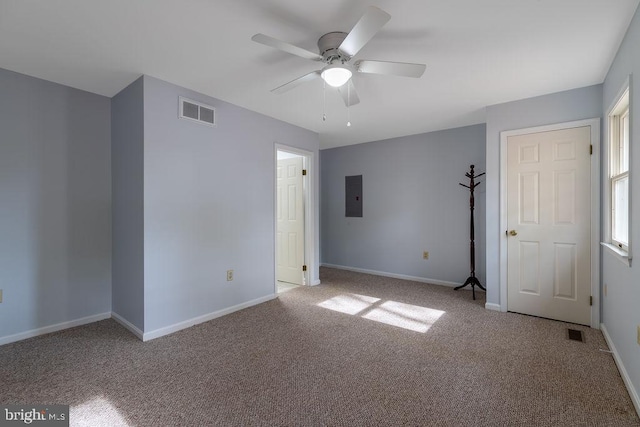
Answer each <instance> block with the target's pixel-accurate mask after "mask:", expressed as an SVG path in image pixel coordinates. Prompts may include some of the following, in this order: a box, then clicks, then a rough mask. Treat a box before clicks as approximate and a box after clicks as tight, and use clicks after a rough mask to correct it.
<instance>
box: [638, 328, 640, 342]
mask: <svg viewBox="0 0 640 427" xmlns="http://www.w3.org/2000/svg"><path fill="white" fill-rule="evenodd" d="M638 345H640V325H638Z"/></svg>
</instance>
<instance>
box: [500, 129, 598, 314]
mask: <svg viewBox="0 0 640 427" xmlns="http://www.w3.org/2000/svg"><path fill="white" fill-rule="evenodd" d="M590 146H591V133H590V127H589V126H585V127H578V128H571V129H562V130H555V131H549V132H539V133H532V134H527V135H517V136H510V137H509V138H508V141H507V224H508V230H507V235H508V239H507V257H508V260H507V282H508V283H507V306H508V310H509V311H515V312H518V313H524V314H530V315H534V316H540V317H547V318H551V319H556V320H562V321H566V322H572V323H579V324H583V325H589V324H590V318H591V309H590V296H591V261H590V260H591V247H590V227H591V210H590V204H591V197H590V185H591V167H590V156H591V154H590Z"/></svg>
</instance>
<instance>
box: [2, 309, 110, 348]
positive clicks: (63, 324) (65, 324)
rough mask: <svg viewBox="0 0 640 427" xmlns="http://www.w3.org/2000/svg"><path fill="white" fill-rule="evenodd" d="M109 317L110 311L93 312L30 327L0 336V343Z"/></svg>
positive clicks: (24, 338)
mask: <svg viewBox="0 0 640 427" xmlns="http://www.w3.org/2000/svg"><path fill="white" fill-rule="evenodd" d="M110 317H111V313H110V312H107V313H100V314H94V315H93V316H87V317H81V318H80V319H75V320H70V321H68V322H61V323H56V324H55V325H49V326H44V327H42V328H37V329H31V330H29V331H25V332H20V333H17V334H14V335H7V336H5V337H0V345H4V344H10V343H12V342H16V341H22V340H26V339H27V338H33V337H37V336H40V335H46V334H50V333H52V332H58V331H62V330H63V329H69V328H75V327H76V326H82V325H87V324H89V323H93V322H98V321H100V320H105V319H108V318H110Z"/></svg>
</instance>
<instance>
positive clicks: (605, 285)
mask: <svg viewBox="0 0 640 427" xmlns="http://www.w3.org/2000/svg"><path fill="white" fill-rule="evenodd" d="M604 296H605V297H606V296H607V284H606V283H605V284H604Z"/></svg>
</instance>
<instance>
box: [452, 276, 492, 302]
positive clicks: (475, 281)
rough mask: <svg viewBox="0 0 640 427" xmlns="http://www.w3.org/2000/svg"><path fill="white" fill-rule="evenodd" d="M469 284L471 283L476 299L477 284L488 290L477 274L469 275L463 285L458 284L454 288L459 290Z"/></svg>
mask: <svg viewBox="0 0 640 427" xmlns="http://www.w3.org/2000/svg"><path fill="white" fill-rule="evenodd" d="M467 285H471V291H472V292H473V299H474V300H475V299H476V286H477V287H479V288H480V289H482V290H483V291H486V289H485V288H484V286H482V284H480V280H478V278H477V277H476V276H469V277H467V280H465V281H464V283H463V284H462V285H460V286H456V287H455V288H453V290H454V291H457V290H458V289H462V288H464V287H465V286H467Z"/></svg>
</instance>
